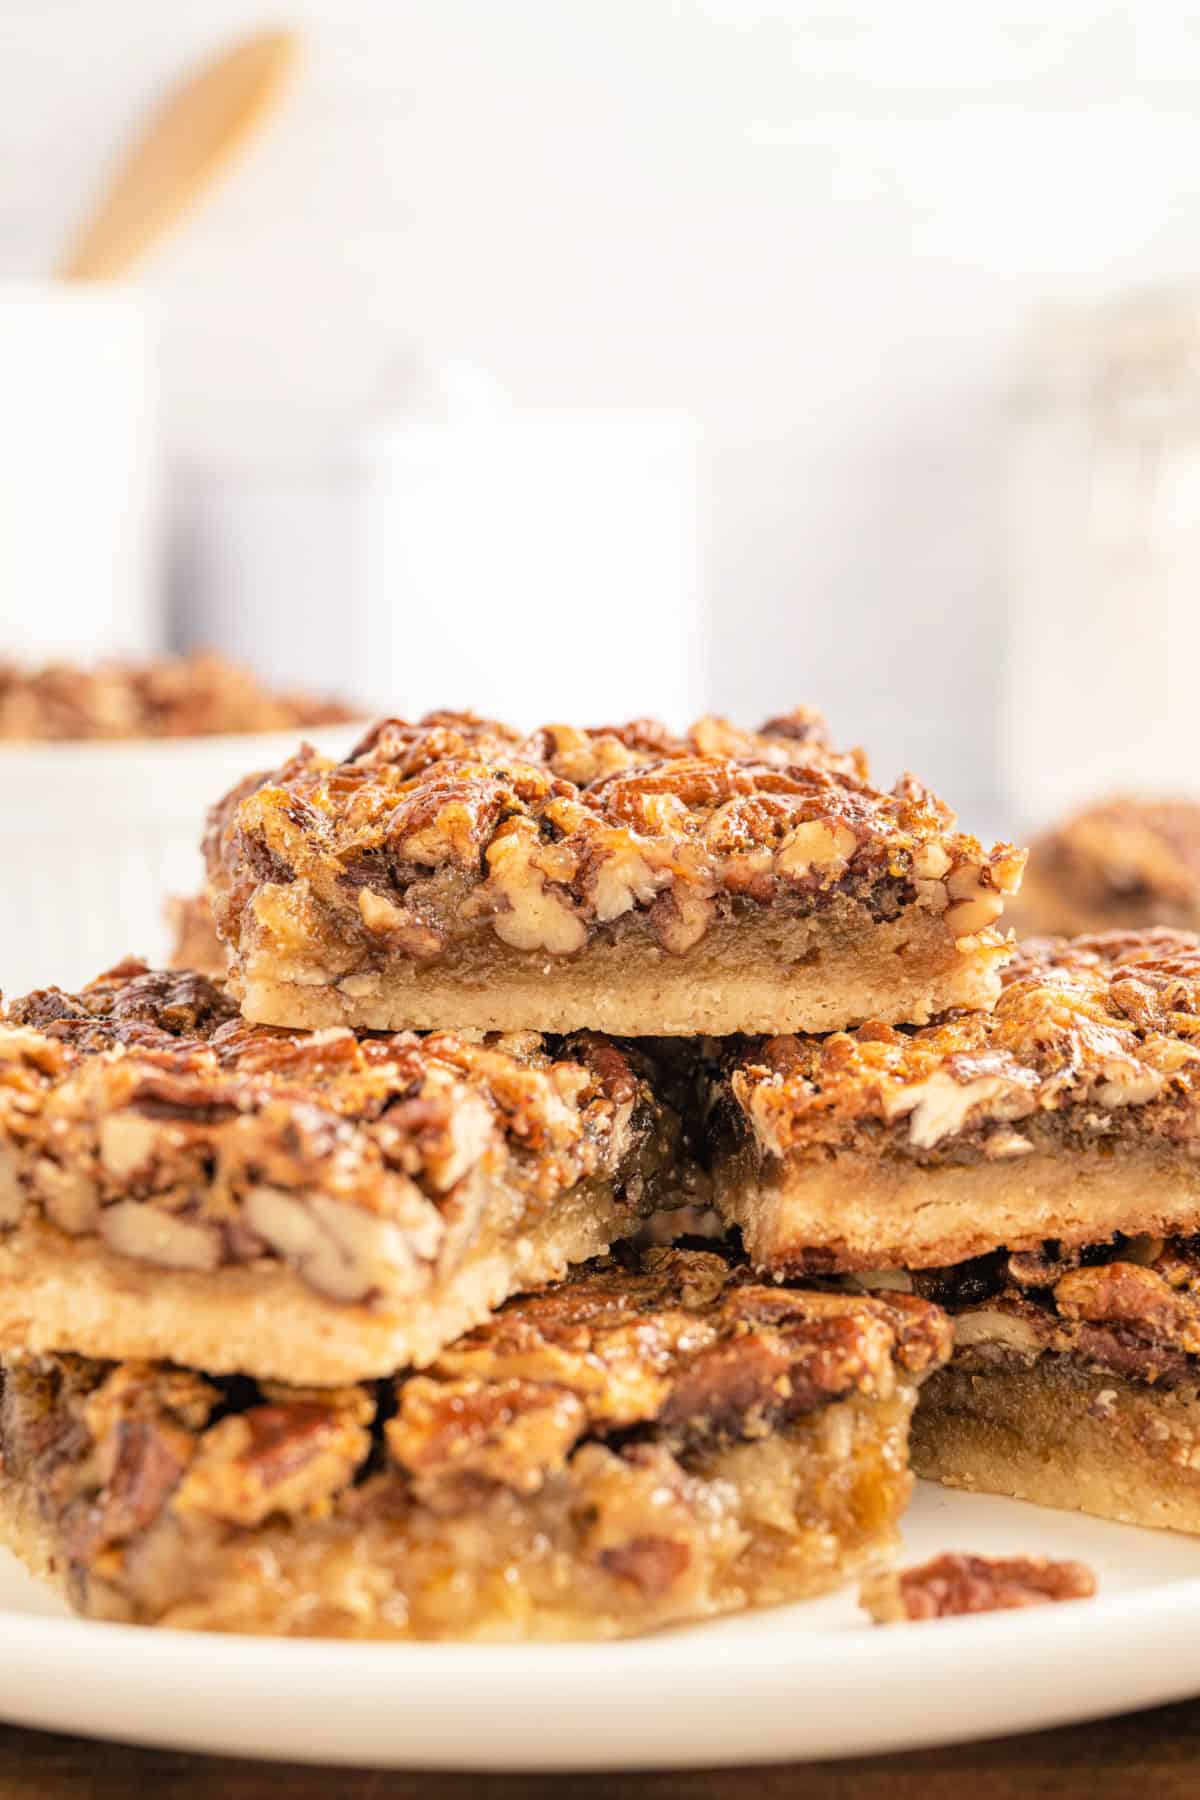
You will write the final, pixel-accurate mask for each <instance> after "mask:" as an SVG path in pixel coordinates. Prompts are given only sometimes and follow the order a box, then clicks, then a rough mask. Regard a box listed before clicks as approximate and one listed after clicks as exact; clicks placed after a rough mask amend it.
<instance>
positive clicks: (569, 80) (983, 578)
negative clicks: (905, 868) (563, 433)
mask: <svg viewBox="0 0 1200 1800" xmlns="http://www.w3.org/2000/svg"><path fill="white" fill-rule="evenodd" d="M289 11H290V14H291V16H292V17H293V19H294V20H295V22H296V23H297V24H298V25H300V26H301V27H302V28H303V29H304V30H305V32H306V34H307V35H308V37H309V40H310V51H309V58H308V65H307V69H306V71H305V74H304V77H303V80H302V83H301V85H300V87H299V89H298V91H297V92H296V94H295V95H294V97H293V101H292V103H291V105H290V107H289V109H288V111H287V113H286V115H285V116H284V117H282V118H281V120H280V121H279V124H278V127H277V129H275V130H274V131H273V133H272V134H271V136H270V138H269V139H268V140H267V141H265V142H264V143H263V145H262V146H261V148H260V150H259V151H258V153H257V154H256V155H255V157H254V159H253V160H252V161H251V162H249V163H247V165H246V166H245V167H244V168H243V169H242V170H241V171H239V173H238V174H237V176H236V179H235V180H233V181H232V182H231V183H230V185H229V186H228V188H227V189H226V190H225V191H224V192H223V193H222V194H221V195H220V197H219V198H218V199H217V200H216V202H215V203H214V204H213V205H212V207H211V208H210V210H208V211H207V212H206V213H205V214H204V216H203V217H202V218H201V219H199V220H198V221H197V222H196V224H195V226H194V227H193V228H191V229H190V230H189V231H188V232H187V233H186V234H185V235H183V236H182V237H180V238H179V239H178V240H177V241H176V242H175V243H173V244H172V245H171V246H170V247H169V249H167V250H166V251H165V252H164V253H163V254H162V255H161V256H160V257H159V259H158V260H157V262H156V264H155V266H154V269H153V271H152V275H151V279H152V281H153V285H154V287H155V288H156V289H157V291H158V293H159V295H160V297H161V299H162V302H163V307H164V332H165V342H164V349H165V357H166V383H167V392H166V403H167V417H168V421H169V426H170V431H171V435H172V441H173V446H174V448H175V450H176V452H177V453H178V454H179V456H180V457H181V458H183V459H190V460H192V461H195V462H200V463H216V464H220V465H226V466H227V465H229V464H230V463H233V462H235V461H239V460H244V461H247V462H250V463H255V464H259V465H262V466H271V467H275V466H279V465H281V464H283V463H287V462H289V461H295V462H297V463H304V464H305V465H306V466H311V465H312V464H313V463H314V462H319V461H320V460H321V459H322V458H324V457H326V456H328V455H331V454H333V453H334V452H335V451H336V449H337V447H338V446H339V445H340V444H341V443H342V442H343V441H344V439H345V437H346V435H347V434H349V433H353V432H354V431H356V430H357V429H358V428H359V427H360V426H361V425H362V423H363V422H364V421H365V420H367V419H369V418H370V417H371V416H373V414H374V412H375V411H376V410H377V409H378V408H379V407H380V406H381V404H382V403H383V399H384V397H385V396H386V393H387V389H388V383H389V379H390V371H391V370H392V369H393V367H394V365H395V362H396V359H397V358H398V357H400V356H401V355H402V354H403V353H404V351H405V349H406V348H407V347H408V346H409V345H411V344H412V343H414V342H417V343H433V344H437V345H439V346H444V345H450V346H452V347H455V348H457V349H460V350H466V351H467V352H468V353H470V354H474V355H479V356H482V357H484V358H486V360H488V361H489V362H490V363H491V364H492V365H493V366H494V367H495V368H496V370H497V371H498V372H499V373H500V374H501V375H502V376H503V378H504V379H505V380H506V381H507V382H508V383H509V385H510V387H512V388H515V389H516V391H518V392H519V393H523V394H527V395H528V396H529V397H530V398H531V399H533V400H537V401H547V400H560V399H561V400H567V401H571V402H588V401H591V400H595V399H597V398H600V399H604V400H606V401H609V402H611V401H621V400H627V401H629V402H631V403H636V404H639V405H642V404H644V405H659V404H666V405H672V406H683V407H686V408H689V409H693V410H695V411H696V412H697V413H698V414H699V415H700V417H701V419H702V422H703V424H704V426H705V429H706V432H707V436H708V443H709V452H708V460H707V468H706V493H707V507H706V512H707V519H706V532H707V538H708V544H707V570H708V577H707V579H708V586H709V600H710V604H711V607H712V610H713V619H714V625H713V631H714V634H715V639H714V653H713V655H712V658H711V676H710V689H711V698H712V700H713V701H714V702H715V703H716V704H718V705H720V706H722V707H725V708H728V709H731V710H734V711H736V712H738V713H741V714H750V715H753V714H755V713H757V712H760V711H762V710H763V709H764V708H766V707H770V706H777V705H778V704H780V703H782V702H785V701H787V700H789V699H791V698H793V697H797V696H805V697H808V698H811V699H813V700H816V701H818V702H820V703H822V704H823V705H824V706H825V707H826V709H827V710H828V711H829V712H830V713H831V714H832V715H833V716H834V717H835V719H836V720H837V722H838V724H839V728H840V731H841V734H842V735H844V736H859V737H863V738H866V739H867V740H868V741H869V742H870V743H871V744H872V746H873V747H874V748H875V749H876V752H877V755H876V760H877V762H878V763H879V764H880V766H881V768H882V769H885V770H886V769H890V768H894V767H895V766H897V765H898V764H899V763H900V762H902V761H904V760H910V761H912V762H913V763H914V764H915V765H916V766H917V767H919V768H920V769H921V770H922V772H927V773H929V774H930V775H931V776H933V777H934V778H936V779H937V780H938V781H939V782H940V783H941V784H943V785H944V787H945V788H946V789H948V790H949V791H951V792H952V793H953V794H954V795H956V796H959V797H963V798H964V799H965V800H969V801H973V803H974V805H975V806H976V807H977V808H978V809H981V810H983V811H984V812H989V811H991V810H992V809H993V808H994V807H995V804H996V800H997V795H996V782H995V772H994V763H993V750H992V741H993V733H994V712H995V705H994V702H995V692H996V683H997V668H998V663H999V660H1000V658H1001V656H1002V655H1003V653H1004V628H1003V615H1004V606H1005V594H1006V575H1005V535H1004V513H1003V470H1004V448H1005V436H1006V407H1007V404H1008V399H1007V396H1008V391H1009V387H1010V383H1011V375H1012V366H1013V354H1014V345H1015V344H1016V342H1017V341H1018V338H1019V334H1020V332H1021V330H1022V328H1023V325H1024V322H1025V321H1026V319H1027V317H1028V315H1029V313H1030V311H1031V309H1033V308H1034V307H1036V306H1037V305H1038V304H1039V303H1040V302H1041V301H1042V300H1044V299H1045V298H1047V297H1056V296H1058V297H1061V296H1091V295H1094V294H1101V293H1105V292H1107V291H1109V290H1110V289H1112V288H1115V287H1119V286H1121V285H1124V284H1126V283H1130V282H1134V283H1140V282H1143V281H1146V280H1149V279H1158V278H1161V277H1178V276H1190V275H1191V274H1193V273H1194V272H1195V270H1196V267H1197V264H1198V263H1200V28H1198V27H1197V24H1196V22H1195V19H1194V17H1192V16H1191V9H1188V8H1185V7H1180V6H1179V5H1178V4H1177V3H1176V0H1143V3H1142V4H1141V5H1135V4H1132V3H1130V4H1109V5H1104V4H1097V3H1096V0H1091V3H1089V4H1083V3H1075V0H1057V3H1056V4H1055V5H1053V6H1051V7H1046V6H1045V5H1044V0H1036V3H1035V0H1012V3H1010V4H1004V3H1002V0H975V3H974V4H971V5H967V6H964V5H962V4H960V3H955V0H909V4H907V5H903V6H901V5H896V4H894V3H893V0H829V3H827V4H804V3H803V0H770V3H768V0H300V3H297V4H295V5H293V6H292V7H291V8H290V9H289ZM261 17H262V15H261V13H260V9H259V6H258V5H257V3H256V0H175V3H174V4H172V5H169V6H166V5H163V4H161V0H105V4H104V5H103V6H99V5H94V4H92V5H89V4H87V3H86V0H0V272H7V273H15V272H26V271H29V270H31V269H34V268H38V267H42V266H44V265H45V264H46V263H47V262H48V261H49V260H50V258H51V257H52V255H53V250H54V246H55V245H56V243H57V242H58V241H59V239H60V238H61V236H62V234H63V232H64V231H65V230H66V229H67V227H68V225H69V223H70V221H71V220H72V219H73V218H74V217H75V216H76V215H77V213H78V211H79V209H80V207H81V205H82V203H83V201H84V199H85V197H86V194H87V192H88V189H89V185H90V184H91V183H92V182H93V181H94V180H95V177H96V173H97V170H98V168H99V167H100V166H101V163H102V159H103V158H105V157H106V156H107V155H108V154H109V153H110V151H111V150H112V149H113V148H114V147H115V146H116V145H117V143H119V141H120V139H121V137H122V136H123V134H124V132H125V130H126V128H127V126H128V123H129V121H130V119H131V117H132V116H133V115H134V114H135V112H136V110H137V109H138V108H139V106H141V105H143V104H144V103H145V102H147V100H148V99H149V98H150V97H151V96H152V95H153V94H154V93H155V92H156V90H157V89H158V87H159V86H160V85H161V83H162V82H163V81H164V80H165V79H168V78H169V77H171V76H173V75H174V74H175V73H177V72H178V71H179V69H180V68H181V67H182V66H183V65H184V64H185V63H186V62H187V60H188V59H189V57H191V56H193V55H195V54H196V53H198V52H200V51H201V50H203V49H206V48H208V47H209V46H211V45H213V44H215V43H216V42H218V41H219V40H220V39H221V38H222V37H223V36H225V35H227V34H228V33H229V32H230V31H231V30H233V29H236V28H238V27H240V26H243V25H247V24H257V23H258V22H259V21H260V19H261ZM698 628H702V627H698Z"/></svg>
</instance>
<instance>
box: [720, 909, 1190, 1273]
mask: <svg viewBox="0 0 1200 1800" xmlns="http://www.w3.org/2000/svg"><path fill="white" fill-rule="evenodd" d="M1002 982H1003V988H1002V992H1001V995H1000V999H999V1001H998V1003H997V1005H996V1008H995V1010H994V1012H991V1013H986V1014H984V1013H973V1014H965V1013H958V1014H952V1015H950V1016H948V1017H947V1018H945V1019H943V1020H941V1021H939V1022H937V1023H934V1024H932V1025H929V1026H924V1027H921V1028H910V1029H907V1030H906V1029H903V1028H899V1029H897V1028H895V1027H893V1026H890V1025H886V1024H883V1023H881V1022H879V1021H871V1022H869V1023H868V1024H865V1025H863V1026H861V1027H860V1028H859V1029H858V1030H856V1031H853V1032H838V1033H834V1034H832V1035H830V1036H827V1037H811V1036H809V1037H787V1038H775V1039H772V1040H769V1041H766V1042H758V1043H750V1044H748V1045H747V1044H741V1045H737V1046H735V1047H734V1048H732V1049H731V1050H729V1051H727V1052H726V1054H725V1058H724V1061H723V1063H718V1072H717V1073H716V1075H715V1076H714V1077H713V1078H712V1090H711V1092H712V1098H711V1107H712V1111H711V1115H710V1120H709V1127H708V1130H709V1153H710V1155H711V1158H712V1179H713V1186H714V1201H715V1204H716V1205H717V1207H718V1208H719V1210H720V1211H721V1213H722V1215H723V1216H724V1217H725V1218H726V1219H727V1220H728V1221H729V1222H730V1223H731V1224H736V1225H739V1226H740V1227H741V1230H742V1234H743V1238H744V1240H745V1244H746V1248H747V1250H748V1252H749V1254H750V1257H751V1259H752V1261H753V1262H754V1263H755V1264H756V1266H758V1267H760V1268H766V1269H771V1270H773V1271H781V1272H785V1273H787V1272H793V1273H795V1272H802V1271H807V1272H810V1273H811V1272H815V1271H820V1270H835V1269H866V1268H881V1267H908V1268H917V1267H931V1266H935V1265H938V1264H945V1263H954V1262H959V1261H962V1260H964V1259H966V1258H968V1257H972V1256H976V1255H980V1254H982V1253H983V1252H985V1251H990V1250H993V1249H995V1248H996V1246H997V1245H999V1244H1004V1245H1007V1246H1008V1248H1009V1249H1011V1250H1027V1249H1035V1248H1036V1247H1037V1246H1038V1245H1039V1244H1040V1243H1041V1242H1042V1240H1043V1239H1045V1238H1058V1239H1061V1240H1062V1241H1063V1242H1064V1243H1066V1244H1071V1245H1077V1244H1088V1243H1096V1242H1100V1241H1102V1240H1104V1239H1106V1238H1109V1237H1111V1236H1112V1234H1113V1233H1114V1232H1117V1231H1125V1232H1141V1231H1155V1232H1170V1231H1184V1232H1191V1231H1197V1230H1200V939H1198V938H1196V937H1194V936H1193V935H1192V934H1190V933H1184V932H1173V931H1168V930H1165V929H1164V930H1157V931H1146V932H1141V933H1130V934H1122V933H1117V932H1113V933H1109V934H1104V935H1100V936H1097V937H1090V938H1076V939H1073V940H1062V939H1058V940H1055V939H1049V940H1045V941H1041V942H1039V941H1037V940H1030V941H1029V942H1027V943H1025V944H1023V945H1020V946H1018V949H1017V954H1016V956H1015V957H1014V959H1013V961H1012V962H1011V963H1010V964H1009V965H1008V966H1007V968H1006V969H1005V970H1004V972H1003V975H1002Z"/></svg>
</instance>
